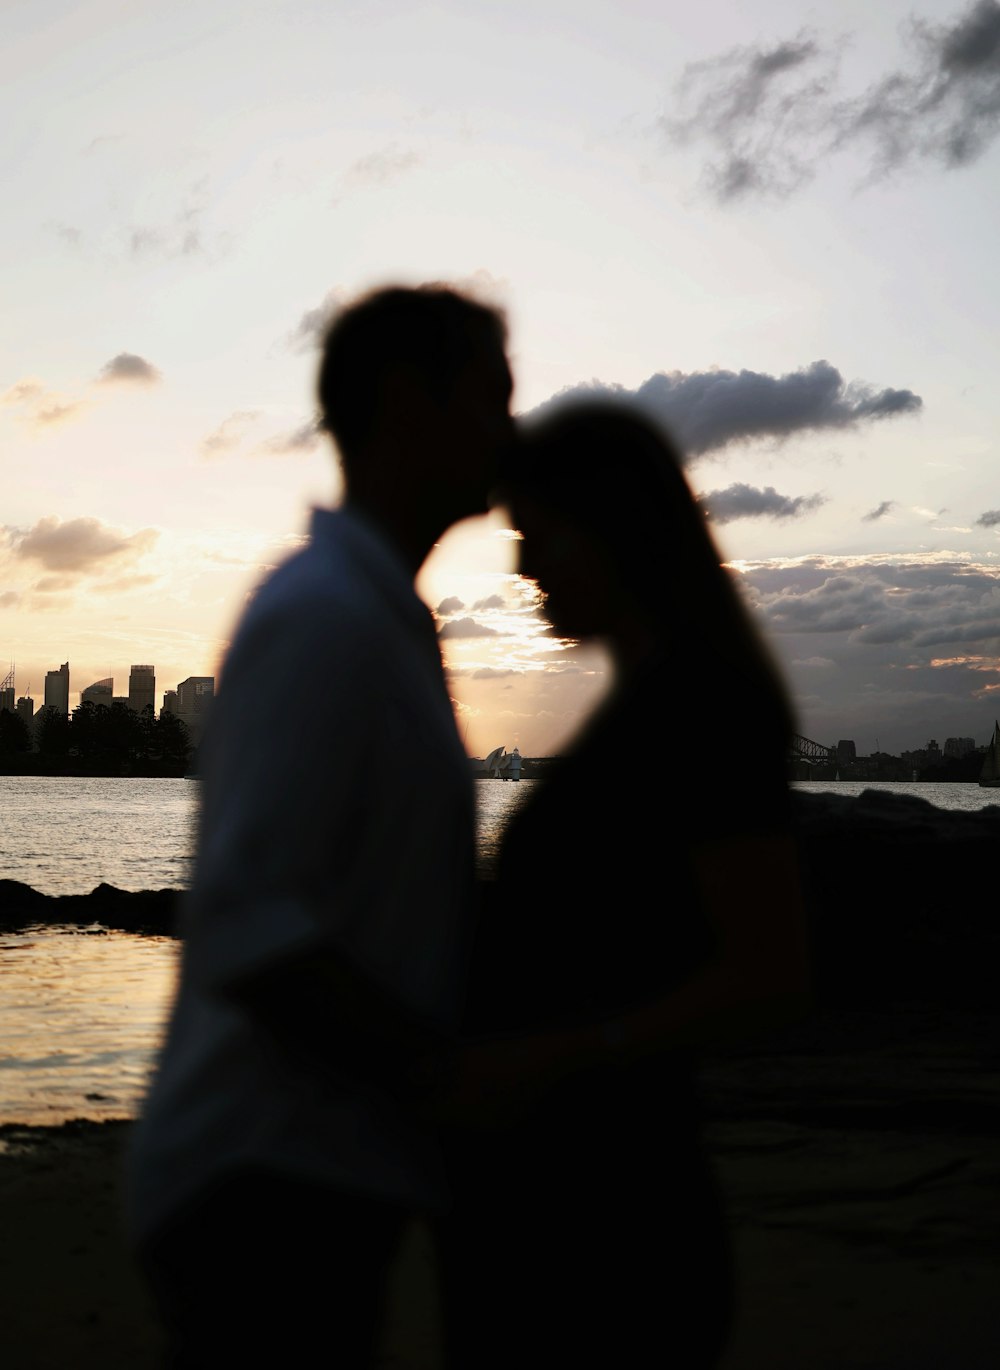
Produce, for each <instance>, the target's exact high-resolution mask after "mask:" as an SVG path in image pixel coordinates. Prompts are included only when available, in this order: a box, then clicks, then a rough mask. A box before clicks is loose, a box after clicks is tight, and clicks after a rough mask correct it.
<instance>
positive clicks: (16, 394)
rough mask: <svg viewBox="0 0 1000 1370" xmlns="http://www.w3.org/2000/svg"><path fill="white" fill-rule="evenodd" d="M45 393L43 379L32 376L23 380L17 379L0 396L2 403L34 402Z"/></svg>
mask: <svg viewBox="0 0 1000 1370" xmlns="http://www.w3.org/2000/svg"><path fill="white" fill-rule="evenodd" d="M44 394H45V387H44V386H43V385H42V383H41V381H39V380H36V379H35V378H34V377H33V376H31V377H28V378H27V379H25V380H23V381H15V383H14V384H13V385H12V386H11V387H10V389H9V390H5V391H4V393H3V396H2V397H0V404H9V405H18V404H34V403H35V402H36V401H37V400H40V399H41V398H42V396H43V395H44Z"/></svg>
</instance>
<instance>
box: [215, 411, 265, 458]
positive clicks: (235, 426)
mask: <svg viewBox="0 0 1000 1370" xmlns="http://www.w3.org/2000/svg"><path fill="white" fill-rule="evenodd" d="M259 417H260V410H259V409H239V410H237V411H236V413H235V414H230V415H229V417H228V418H227V419H223V420H222V422H221V423H220V424H219V426H218V428H216V429H215V431H214V432H212V433H209V435H208V437H207V438H205V439H204V440H203V441H202V444H201V450H202V453H203V454H204V455H205V456H206V457H214V456H218V454H219V453H220V452H228V451H229V450H230V449H231V448H233V447H237V446H239V444H240V443H241V442H242V441H243V439H244V437H245V436H246V433H247V430H248V429H249V428H251V427H252V426H253V424H254V423H256V422H257V420H258V418H259Z"/></svg>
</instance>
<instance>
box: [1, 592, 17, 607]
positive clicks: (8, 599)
mask: <svg viewBox="0 0 1000 1370" xmlns="http://www.w3.org/2000/svg"><path fill="white" fill-rule="evenodd" d="M20 602H21V594H20V591H18V590H4V591H2V592H0V609H13V608H14V606H15V605H17V604H20Z"/></svg>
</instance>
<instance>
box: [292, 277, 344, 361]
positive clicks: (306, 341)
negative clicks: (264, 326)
mask: <svg viewBox="0 0 1000 1370" xmlns="http://www.w3.org/2000/svg"><path fill="white" fill-rule="evenodd" d="M346 300H347V292H346V291H345V290H342V289H341V288H340V286H334V287H333V288H332V289H331V290H328V291H327V292H326V294H325V295H324V296H323V298H322V300H321V301H320V302H319V304H318V305H316V306H315V307H314V308H313V309H307V310H306V312H305V313H304V314H303V315H302V316H301V318H300V319H299V321H298V323H297V324H296V325H295V327H294V328H293V329H292V330H291V331H290V332H289V333H286V334H285V339H284V346H285V347H286V348H287V349H288V350H289V351H291V352H299V353H301V352H311V351H313V350H314V349H317V348H320V347H322V346H323V340H324V338H325V337H326V331H327V329H328V328H329V327H330V324H331V323H332V322H333V319H334V316H335V315H336V313H337V311H338V310H339V309H341V308H342V307H343V305H344V303H345V302H346Z"/></svg>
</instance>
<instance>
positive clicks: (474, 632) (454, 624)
mask: <svg viewBox="0 0 1000 1370" xmlns="http://www.w3.org/2000/svg"><path fill="white" fill-rule="evenodd" d="M499 636H500V634H499V633H498V632H497V630H496V629H495V628H487V627H486V626H485V625H484V624H482V623H477V622H476V620H475V619H474V618H453V619H451V620H450V621H449V622H448V623H442V625H441V627H440V628H439V629H438V637H439V638H453V637H499Z"/></svg>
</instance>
